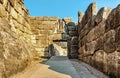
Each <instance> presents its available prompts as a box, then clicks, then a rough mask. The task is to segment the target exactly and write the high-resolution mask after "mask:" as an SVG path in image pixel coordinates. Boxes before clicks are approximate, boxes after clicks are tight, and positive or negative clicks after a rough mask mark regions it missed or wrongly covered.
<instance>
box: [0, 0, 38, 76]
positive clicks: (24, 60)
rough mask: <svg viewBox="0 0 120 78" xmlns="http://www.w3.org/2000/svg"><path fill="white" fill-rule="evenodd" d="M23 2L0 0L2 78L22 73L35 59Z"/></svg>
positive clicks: (0, 60) (0, 63)
mask: <svg viewBox="0 0 120 78" xmlns="http://www.w3.org/2000/svg"><path fill="white" fill-rule="evenodd" d="M23 4H24V3H23V0H0V78H9V77H10V76H11V75H13V74H16V73H17V72H20V71H22V70H23V69H24V68H25V67H26V66H27V65H28V64H29V63H30V62H31V60H32V59H33V57H35V56H34V55H35V54H36V51H35V49H34V47H33V46H32V43H31V35H32V32H31V28H30V20H29V13H28V10H27V9H26V8H25V7H24V6H23Z"/></svg>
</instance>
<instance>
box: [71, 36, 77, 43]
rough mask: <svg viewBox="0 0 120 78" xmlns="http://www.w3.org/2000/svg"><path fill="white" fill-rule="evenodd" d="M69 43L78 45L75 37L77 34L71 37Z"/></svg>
mask: <svg viewBox="0 0 120 78" xmlns="http://www.w3.org/2000/svg"><path fill="white" fill-rule="evenodd" d="M71 45H78V38H77V36H76V37H72V39H71Z"/></svg>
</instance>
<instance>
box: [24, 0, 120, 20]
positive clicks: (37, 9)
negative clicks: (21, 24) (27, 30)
mask: <svg viewBox="0 0 120 78" xmlns="http://www.w3.org/2000/svg"><path fill="white" fill-rule="evenodd" d="M92 2H96V3H97V7H98V9H100V8H102V7H110V8H115V7H117V5H118V4H120V0H34V1H32V0H24V5H25V6H26V7H27V8H28V9H29V13H30V15H31V16H58V17H59V18H64V17H71V18H72V19H73V21H74V22H77V21H78V11H82V12H83V13H85V11H86V9H87V7H88V6H89V4H90V3H92Z"/></svg>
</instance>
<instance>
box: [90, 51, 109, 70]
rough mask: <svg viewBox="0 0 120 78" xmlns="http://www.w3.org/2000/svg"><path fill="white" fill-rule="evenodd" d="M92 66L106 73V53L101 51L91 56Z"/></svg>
mask: <svg viewBox="0 0 120 78" xmlns="http://www.w3.org/2000/svg"><path fill="white" fill-rule="evenodd" d="M92 58H93V65H94V66H95V67H96V68H98V69H99V70H101V71H104V72H107V71H108V67H107V53H105V52H104V51H103V50H98V51H96V53H95V54H94V55H93V57H92Z"/></svg>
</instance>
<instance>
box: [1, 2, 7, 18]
mask: <svg viewBox="0 0 120 78" xmlns="http://www.w3.org/2000/svg"><path fill="white" fill-rule="evenodd" d="M5 16H7V12H6V11H5V8H4V6H3V5H2V4H0V17H5Z"/></svg>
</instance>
